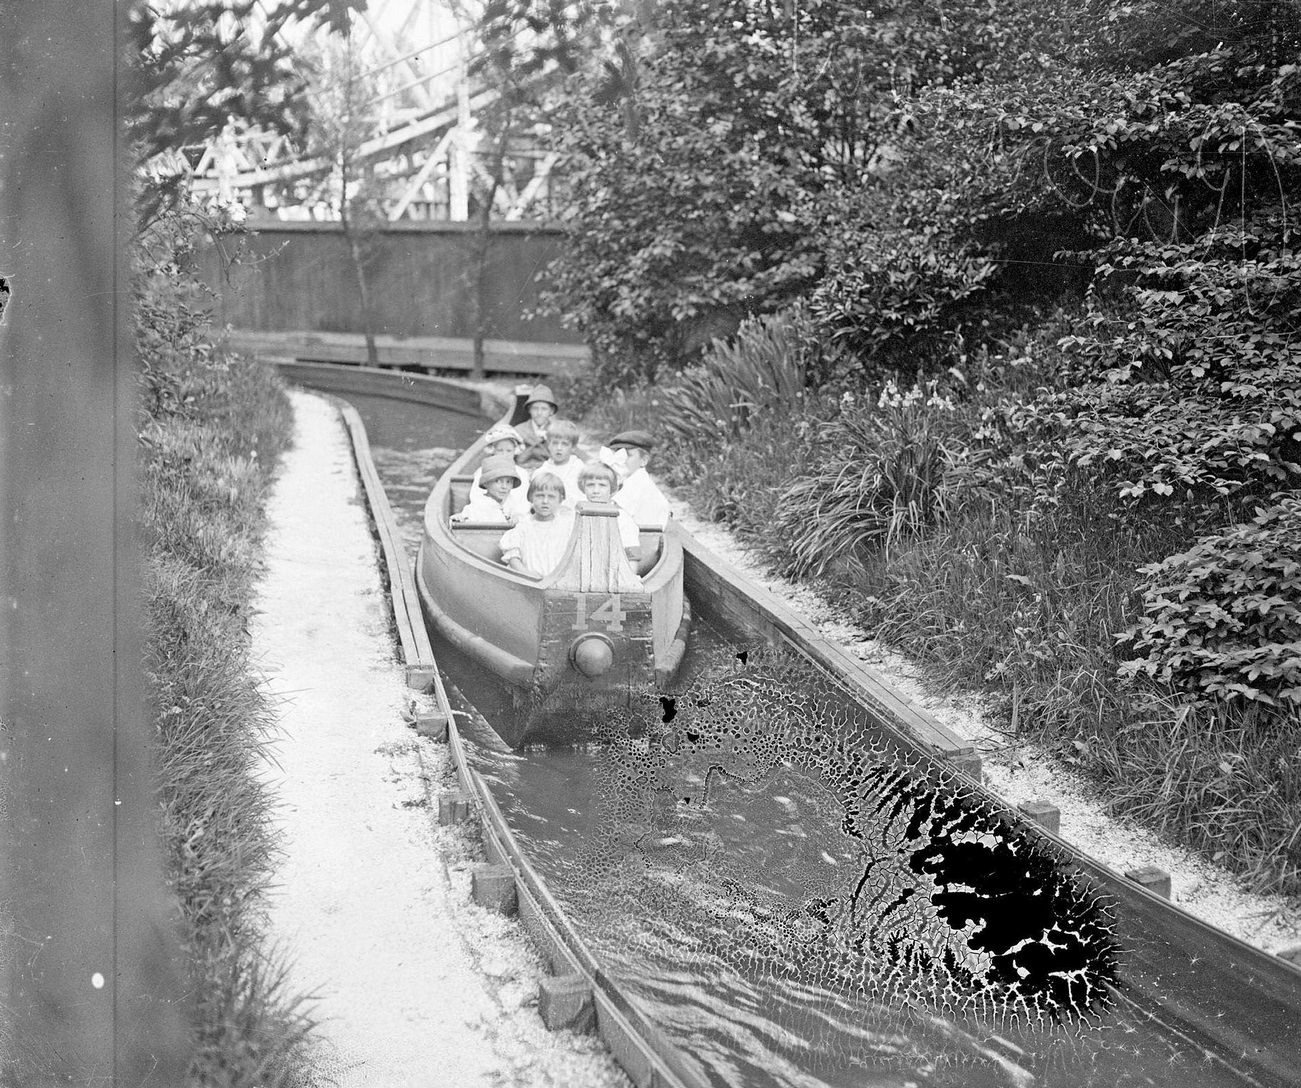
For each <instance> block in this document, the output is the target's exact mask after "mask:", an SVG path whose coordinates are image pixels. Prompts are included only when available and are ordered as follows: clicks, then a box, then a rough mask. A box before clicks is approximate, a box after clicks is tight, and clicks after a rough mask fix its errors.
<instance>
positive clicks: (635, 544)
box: [578, 461, 641, 567]
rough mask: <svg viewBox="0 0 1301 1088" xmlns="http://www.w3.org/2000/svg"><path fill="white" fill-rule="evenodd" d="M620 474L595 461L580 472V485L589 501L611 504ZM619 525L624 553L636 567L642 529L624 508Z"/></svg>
mask: <svg viewBox="0 0 1301 1088" xmlns="http://www.w3.org/2000/svg"><path fill="white" fill-rule="evenodd" d="M618 482H619V475H618V473H616V472H615V471H614V469H612V468H611V467H610V466H609V465H606V464H602V463H601V462H600V461H593V462H591V463H590V464H587V465H584V466H583V470H582V472H580V473H579V474H578V486H579V489H580V490H581V491H582V492H583V496H584V497H585V498H586V499H587V501H588V502H599V503H605V504H609V503H612V502H613V501H614V499H613V495H614V489H615V487H616V486H617V485H618ZM615 524H617V525H618V526H619V541H620V543H621V544H623V550H624V553H625V554H626V555H627V556H628V560H629V561H630V562H631V563H632V564H633V566H634V567H635V566H636V565H637V563H638V561H639V560H640V559H641V530H640V529H638V528H637V523H636V522H635V521H633V519H632V516H631V515H630V514H628V513H627V512H626V511H624V510H620V511H619V517H618V520H617V521H616V523H615Z"/></svg>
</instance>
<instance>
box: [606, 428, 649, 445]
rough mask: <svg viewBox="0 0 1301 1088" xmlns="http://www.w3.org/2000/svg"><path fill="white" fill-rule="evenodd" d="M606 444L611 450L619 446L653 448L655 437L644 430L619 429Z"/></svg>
mask: <svg viewBox="0 0 1301 1088" xmlns="http://www.w3.org/2000/svg"><path fill="white" fill-rule="evenodd" d="M606 445H607V446H609V447H610V449H612V450H614V449H618V448H619V447H620V446H635V447H636V448H637V449H639V450H653V449H654V448H655V439H653V438H652V437H651V436H650V435H649V434H648V433H647V432H646V431H620V432H619V433H618V434H616V435H615V436H614V437H613V438H612V439H610V441H609V442H607V443H606Z"/></svg>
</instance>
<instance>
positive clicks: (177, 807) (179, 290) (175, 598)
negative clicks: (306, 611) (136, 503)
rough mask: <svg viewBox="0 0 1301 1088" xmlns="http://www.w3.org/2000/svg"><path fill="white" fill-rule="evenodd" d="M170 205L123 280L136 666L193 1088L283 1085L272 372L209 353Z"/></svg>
mask: <svg viewBox="0 0 1301 1088" xmlns="http://www.w3.org/2000/svg"><path fill="white" fill-rule="evenodd" d="M192 245H193V235H192V234H191V233H190V227H189V224H188V223H187V221H186V220H185V219H184V218H182V216H181V215H180V214H175V215H171V216H169V217H166V218H164V219H163V220H161V221H160V222H159V223H157V224H156V225H155V227H154V228H153V230H152V232H151V233H150V235H149V236H148V237H147V238H145V239H143V240H142V244H141V253H140V260H139V266H138V273H137V277H136V283H135V288H136V302H137V305H136V309H135V314H136V333H137V351H138V355H139V359H140V372H141V380H142V386H143V390H142V392H143V398H142V401H143V405H144V412H143V415H142V419H141V424H140V445H141V464H140V480H141V507H142V514H143V528H144V537H145V545H146V552H145V570H144V577H143V582H144V590H145V601H146V608H147V628H146V637H145V671H146V676H147V679H148V682H149V685H150V690H151V696H152V700H153V703H154V707H155V709H156V714H157V738H158V743H157V753H156V765H157V773H158V776H159V796H160V800H161V806H162V810H161V821H162V832H163V837H164V842H165V849H166V867H167V876H168V880H169V883H170V884H171V886H172V887H173V888H174V889H175V892H176V894H177V897H178V899H179V901H180V905H181V911H182V915H183V933H184V943H185V951H186V953H187V957H188V962H189V971H190V982H191V990H192V993H193V994H194V1000H195V1004H194V1017H195V1020H194V1032H195V1050H194V1058H193V1063H192V1067H191V1069H190V1075H189V1082H190V1083H191V1084H193V1085H202V1086H214V1088H215V1086H221V1088H237V1086H247V1088H254V1086H257V1088H272V1086H278V1085H287V1084H291V1083H295V1082H296V1080H297V1078H298V1075H299V1070H300V1066H301V1059H302V1053H303V1050H302V1048H303V1046H304V1043H305V1041H306V1039H307V1036H308V1033H309V1031H310V1028H311V1021H310V1019H309V1018H308V1016H307V1015H306V1013H305V1010H304V1007H303V1002H302V999H301V998H299V997H297V996H296V995H294V994H293V993H292V992H291V991H290V989H289V987H288V984H287V979H286V975H285V969H284V967H283V966H282V965H280V964H279V963H277V962H276V959H275V957H274V955H273V954H271V953H270V952H269V951H268V949H267V948H266V947H265V945H264V916H263V909H262V900H261V896H262V893H263V891H264V889H265V888H266V887H267V884H268V882H269V880H270V879H271V876H272V873H273V869H274V865H275V861H276V849H277V848H276V842H275V838H274V834H273V830H272V827H271V824H270V811H271V806H272V803H273V799H272V798H271V797H270V796H269V794H268V793H267V790H266V788H265V786H264V785H263V784H262V782H261V781H260V780H259V778H258V777H257V770H258V766H259V764H260V763H261V762H262V761H263V759H264V757H265V752H266V747H267V744H268V742H269V740H270V736H271V730H272V728H273V723H274V718H273V708H272V705H271V702H270V699H269V696H268V694H267V693H266V691H265V690H264V689H263V687H262V686H261V683H260V681H259V680H258V678H257V676H256V675H255V673H254V671H253V669H252V668H251V665H250V661H249V648H250V638H249V631H248V624H249V619H250V615H251V602H252V595H253V588H254V583H255V581H256V579H257V577H258V575H259V573H260V571H261V544H262V537H263V533H264V530H265V524H266V522H265V514H264V503H265V500H266V497H267V492H268V489H269V486H270V484H271V481H272V477H273V475H274V471H275V465H276V462H277V459H278V457H279V454H280V452H281V450H282V449H283V447H284V444H285V442H286V441H287V436H288V435H289V433H290V429H291V427H290V424H291V419H290V414H289V405H288V400H287V398H286V396H285V393H284V390H283V388H282V387H281V385H280V384H279V382H278V380H277V378H276V377H275V375H274V374H273V373H272V372H271V371H270V370H269V369H268V368H267V367H265V366H263V365H261V364H257V363H254V362H253V361H252V360H249V359H244V358H239V357H233V356H230V355H228V354H225V353H224V352H222V351H220V350H218V348H216V347H215V346H214V343H213V337H212V333H211V330H210V328H209V327H208V323H207V317H206V308H205V306H204V305H203V301H204V299H203V290H202V288H201V287H200V286H199V285H198V283H197V281H195V279H194V278H193V276H192V275H191V274H190V273H189V268H188V261H187V258H188V256H189V253H190V250H191V248H192Z"/></svg>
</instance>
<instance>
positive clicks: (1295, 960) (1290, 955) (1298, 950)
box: [1276, 944, 1301, 967]
mask: <svg viewBox="0 0 1301 1088" xmlns="http://www.w3.org/2000/svg"><path fill="white" fill-rule="evenodd" d="M1276 955H1277V956H1278V958H1279V959H1281V960H1287V962H1288V963H1290V964H1293V965H1294V966H1296V967H1301V944H1294V945H1293V946H1292V947H1291V948H1281V949H1279V951H1278V952H1277V953H1276Z"/></svg>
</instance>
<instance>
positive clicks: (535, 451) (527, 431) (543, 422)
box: [515, 385, 559, 469]
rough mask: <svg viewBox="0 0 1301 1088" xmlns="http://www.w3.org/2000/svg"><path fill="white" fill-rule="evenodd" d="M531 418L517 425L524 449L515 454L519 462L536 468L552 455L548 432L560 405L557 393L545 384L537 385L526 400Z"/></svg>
mask: <svg viewBox="0 0 1301 1088" xmlns="http://www.w3.org/2000/svg"><path fill="white" fill-rule="evenodd" d="M524 407H525V408H526V409H527V410H528V414H529V418H528V419H526V420H525V421H524V422H523V423H521V424H520V425H519V426H518V427H516V428H515V429H516V431H518V432H519V436H520V440H521V441H522V442H523V443H524V449H523V450H522V451H521V452H519V453H517V454H516V455H515V461H516V463H517V464H519V465H522V466H523V467H524V468H527V469H534V468H536V467H537V466H538V465H540V464H542V462H543V461H545V460H546V459H547V457H548V456H550V452H549V451H548V449H547V434H548V433H549V432H550V430H551V422H552V418H553V417H554V416H555V414H556V412H557V410H558V407H559V406H558V405H557V404H556V395H555V394H554V393H552V392H551V389H550V388H549V387H548V386H545V385H535V386H534V387H533V392H531V393H530V394H529V399H528V400H526V401H525V402H524Z"/></svg>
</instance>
